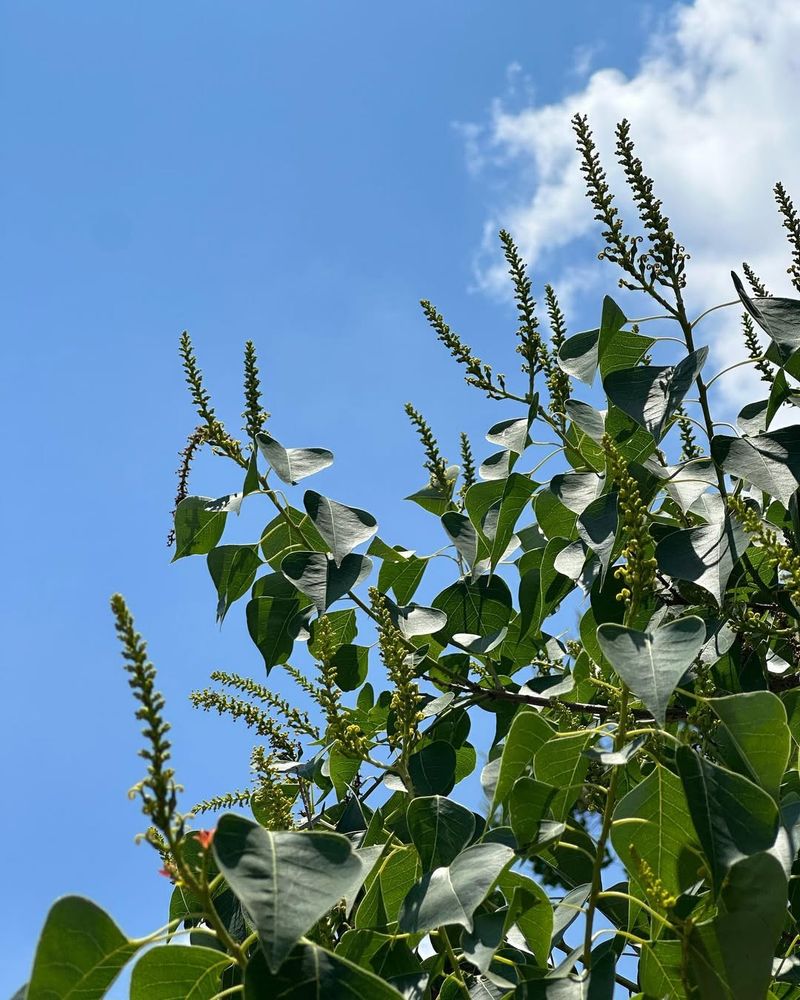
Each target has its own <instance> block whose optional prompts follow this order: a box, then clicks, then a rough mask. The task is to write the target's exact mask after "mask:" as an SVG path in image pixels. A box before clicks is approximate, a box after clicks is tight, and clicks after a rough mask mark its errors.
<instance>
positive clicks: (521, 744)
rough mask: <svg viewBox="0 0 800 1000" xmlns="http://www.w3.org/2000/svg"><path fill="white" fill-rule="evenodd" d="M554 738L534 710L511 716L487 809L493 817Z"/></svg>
mask: <svg viewBox="0 0 800 1000" xmlns="http://www.w3.org/2000/svg"><path fill="white" fill-rule="evenodd" d="M553 735H554V731H553V727H552V726H551V725H550V723H549V722H547V721H546V720H545V718H544V716H543V715H542V714H541V713H540V712H537V711H536V709H534V708H530V707H528V706H524V707H523V708H520V709H519V711H518V712H517V713H516V715H515V716H514V718H513V720H512V722H511V726H510V727H509V730H508V734H507V736H506V741H505V744H504V745H503V753H502V755H501V757H500V762H499V764H498V765H497V767H498V771H497V784H496V786H495V789H494V795H493V796H492V801H491V805H490V807H489V815H490V816H492V815H493V814H494V812H495V810H496V809H497V807H498V806H499V805H500V804H501V803H503V802H505V801H506V799H507V798H508V796H509V794H510V793H511V789H512V786H513V785H514V782H515V781H516V780H517V778H519V777H520V776H521V775H522V774H523V773H524V771H525V769H526V768H527V767H528V766H529V765H530V764H532V763H533V758H534V754H535V753H536V751H537V750H538V749H539V748H540V747H541V746H543V745H544V744H545V743H546V742H547V741H548V740H549V739H551V738H552V737H553Z"/></svg>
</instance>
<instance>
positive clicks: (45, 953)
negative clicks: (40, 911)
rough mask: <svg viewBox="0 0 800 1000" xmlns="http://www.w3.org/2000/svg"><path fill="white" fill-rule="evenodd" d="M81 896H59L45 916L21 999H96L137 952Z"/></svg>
mask: <svg viewBox="0 0 800 1000" xmlns="http://www.w3.org/2000/svg"><path fill="white" fill-rule="evenodd" d="M141 944H142V942H141V941H129V940H128V938H126V937H125V935H124V934H123V933H122V931H121V930H120V929H119V927H117V925H116V924H115V923H114V921H113V920H112V919H111V917H109V916H108V914H107V913H106V912H105V911H104V910H101V909H100V907H99V906H97V905H96V904H95V903H92V902H91V901H90V900H88V899H84V898H83V897H81V896H65V897H64V898H63V899H59V900H58V902H57V903H54V904H53V906H52V908H51V909H50V912H49V913H48V914H47V920H45V924H44V927H43V928H42V934H41V937H40V938H39V943H38V945H37V946H36V954H35V956H34V959H33V969H32V971H31V979H30V982H29V983H28V990H27V993H26V994H25V996H26V997H27V998H28V1000H51V998H52V997H58V998H59V1000H101V998H102V997H104V996H105V995H106V993H107V991H108V989H109V987H110V986H111V984H112V983H113V982H114V980H115V979H116V978H117V976H118V975H119V974H120V972H121V971H122V969H123V968H124V966H125V965H127V963H128V960H129V959H130V958H131V957H132V956H133V955H135V954H136V952H137V951H138V950H139V948H140V947H141Z"/></svg>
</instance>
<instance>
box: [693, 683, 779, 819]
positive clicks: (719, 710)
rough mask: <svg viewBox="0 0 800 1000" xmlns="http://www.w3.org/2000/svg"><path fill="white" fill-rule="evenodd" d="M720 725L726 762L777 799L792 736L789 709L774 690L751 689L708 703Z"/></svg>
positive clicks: (719, 738) (719, 741) (717, 735)
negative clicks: (787, 714)
mask: <svg viewBox="0 0 800 1000" xmlns="http://www.w3.org/2000/svg"><path fill="white" fill-rule="evenodd" d="M708 704H709V705H710V706H711V708H712V709H713V710H714V713H715V714H716V716H717V718H718V719H719V720H720V725H719V726H718V728H717V731H716V733H715V735H714V741H715V743H716V744H717V746H718V747H719V750H720V753H721V756H722V759H723V761H724V762H725V763H726V764H727V765H728V766H729V767H731V768H733V769H734V770H736V771H739V772H740V773H741V774H744V775H745V776H746V777H748V778H750V780H751V781H754V782H755V783H756V784H757V785H760V786H761V788H763V789H764V791H766V792H769V794H770V795H771V796H772V797H773V799H775V800H776V801H777V800H778V798H779V794H780V784H781V780H782V779H783V774H784V771H785V770H786V765H787V762H788V760H789V751H790V749H791V743H792V736H791V733H790V732H789V726H788V725H787V721H786V709H785V708H784V707H783V703H782V702H781V700H780V698H779V697H778V696H777V695H775V694H773V693H772V692H771V691H749V692H742V693H741V694H733V695H730V696H728V697H727V698H711V699H710V700H709V702H708Z"/></svg>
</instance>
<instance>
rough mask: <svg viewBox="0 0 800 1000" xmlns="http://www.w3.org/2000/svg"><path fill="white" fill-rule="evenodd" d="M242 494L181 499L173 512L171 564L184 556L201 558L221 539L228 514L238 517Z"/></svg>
mask: <svg viewBox="0 0 800 1000" xmlns="http://www.w3.org/2000/svg"><path fill="white" fill-rule="evenodd" d="M241 505H242V494H241V493H231V494H229V495H228V496H224V497H219V498H218V499H216V500H215V499H213V498H212V497H185V498H184V499H183V500H181V502H180V503H179V504H178V506H177V507H176V508H175V555H174V556H173V557H172V561H173V562H175V560H176V559H182V558H183V557H184V556H196V555H205V554H206V553H207V552H210V551H211V550H212V549H213V548H214V546H215V545H216V544H217V542H218V541H219V540H220V538H222V532H223V531H224V530H225V521H226V520H227V518H228V514H230V513H234V514H238V513H239V508H240V507H241Z"/></svg>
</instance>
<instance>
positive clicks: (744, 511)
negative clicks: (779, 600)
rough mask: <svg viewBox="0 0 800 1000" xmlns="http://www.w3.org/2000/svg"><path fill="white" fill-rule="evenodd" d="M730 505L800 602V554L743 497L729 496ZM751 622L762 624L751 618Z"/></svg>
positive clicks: (793, 597) (797, 602)
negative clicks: (785, 542) (781, 538)
mask: <svg viewBox="0 0 800 1000" xmlns="http://www.w3.org/2000/svg"><path fill="white" fill-rule="evenodd" d="M728 506H729V507H730V509H731V510H732V511H733V513H734V514H735V515H736V516H737V517H738V519H739V520H740V521H741V523H742V526H743V527H744V529H745V531H746V532H747V533H748V534H749V535H751V536H752V537H753V538H755V540H756V542H757V543H758V544H759V545H760V546H761V547H762V548H763V549H764V551H765V553H766V558H767V563H768V565H769V566H771V567H772V568H773V569H776V570H777V571H778V574H779V576H780V578H781V583H782V584H783V585H784V586H785V587H786V588H787V589H788V591H789V595H790V596H791V598H792V600H793V601H794V602H795V604H800V554H798V553H796V552H794V551H793V550H792V549H790V548H789V546H788V545H784V544H783V543H782V542H779V541H778V533H777V531H775V529H774V528H770V527H768V526H767V525H766V524H765V523H764V521H763V520H762V518H761V515H760V514H759V513H758V511H757V510H756V509H755V508H754V507H751V506H748V504H746V503H745V502H744V500H742V499H741V497H729V498H728ZM750 622H751V624H753V625H756V624H762V623H761V621H760V619H759V620H758V622H756V621H754V620H752V619H750Z"/></svg>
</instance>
